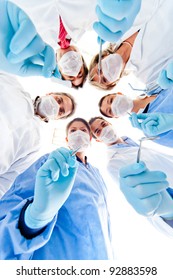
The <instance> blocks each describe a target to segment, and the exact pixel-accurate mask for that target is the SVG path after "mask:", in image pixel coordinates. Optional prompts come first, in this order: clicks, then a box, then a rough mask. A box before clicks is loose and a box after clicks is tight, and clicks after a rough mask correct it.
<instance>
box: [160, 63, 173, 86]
mask: <svg viewBox="0 0 173 280" xmlns="http://www.w3.org/2000/svg"><path fill="white" fill-rule="evenodd" d="M157 83H158V84H159V86H160V87H161V88H163V89H167V88H171V87H172V86H173V62H171V63H169V64H168V66H167V67H166V69H163V70H162V71H161V72H160V74H159V78H158V81H157Z"/></svg>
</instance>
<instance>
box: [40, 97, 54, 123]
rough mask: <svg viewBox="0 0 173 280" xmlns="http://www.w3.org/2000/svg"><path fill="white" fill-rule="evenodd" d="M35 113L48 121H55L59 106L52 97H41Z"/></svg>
mask: <svg viewBox="0 0 173 280" xmlns="http://www.w3.org/2000/svg"><path fill="white" fill-rule="evenodd" d="M37 113H38V114H39V115H41V116H43V117H47V118H48V119H52V120H54V119H56V118H57V116H58V113H59V104H58V103H57V102H56V100H55V99H54V98H53V96H51V95H48V96H43V97H41V101H40V103H39V105H38V108H37Z"/></svg>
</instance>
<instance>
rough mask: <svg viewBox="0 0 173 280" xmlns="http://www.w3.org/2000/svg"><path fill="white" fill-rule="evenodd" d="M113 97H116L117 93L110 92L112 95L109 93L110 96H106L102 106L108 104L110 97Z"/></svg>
mask: <svg viewBox="0 0 173 280" xmlns="http://www.w3.org/2000/svg"><path fill="white" fill-rule="evenodd" d="M112 97H113V99H114V98H115V94H110V95H108V96H105V98H104V99H103V101H102V105H101V107H102V106H105V105H108V103H109V99H110V98H112Z"/></svg>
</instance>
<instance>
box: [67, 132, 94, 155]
mask: <svg viewBox="0 0 173 280" xmlns="http://www.w3.org/2000/svg"><path fill="white" fill-rule="evenodd" d="M89 145H90V136H89V134H88V133H86V132H83V131H81V130H76V131H75V132H72V133H70V134H69V136H68V146H69V147H70V148H71V149H72V150H76V149H77V148H78V147H81V148H80V149H79V150H78V152H83V151H85V150H86V149H87V148H88V147H89Z"/></svg>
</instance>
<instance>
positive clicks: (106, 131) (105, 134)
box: [98, 125, 118, 144]
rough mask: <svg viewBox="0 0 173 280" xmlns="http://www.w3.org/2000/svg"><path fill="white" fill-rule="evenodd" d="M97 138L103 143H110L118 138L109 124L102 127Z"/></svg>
mask: <svg viewBox="0 0 173 280" xmlns="http://www.w3.org/2000/svg"><path fill="white" fill-rule="evenodd" d="M98 138H99V139H100V140H101V141H103V142H104V143H105V144H112V143H114V142H116V141H117V140H118V136H117V135H116V133H115V131H114V129H113V128H112V127H111V126H110V125H107V126H105V127H104V128H103V129H102V131H101V133H100V136H99V137H98Z"/></svg>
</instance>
